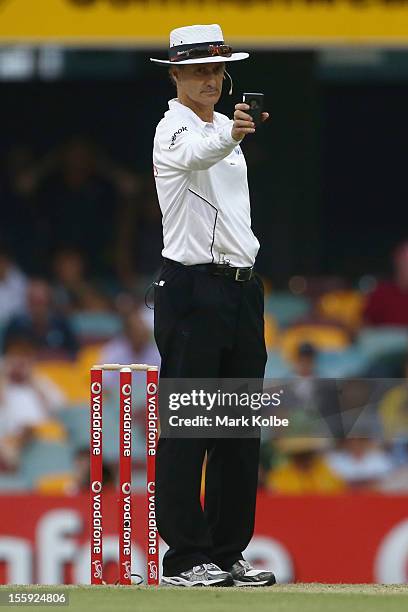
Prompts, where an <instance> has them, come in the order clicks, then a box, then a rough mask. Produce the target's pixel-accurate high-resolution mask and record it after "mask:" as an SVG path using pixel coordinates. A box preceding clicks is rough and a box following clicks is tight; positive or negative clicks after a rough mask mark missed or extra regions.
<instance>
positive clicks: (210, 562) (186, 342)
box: [151, 24, 275, 587]
mask: <svg viewBox="0 0 408 612" xmlns="http://www.w3.org/2000/svg"><path fill="white" fill-rule="evenodd" d="M247 57H248V53H233V52H232V49H231V47H229V46H228V45H226V44H225V43H224V39H223V34H222V31H221V28H220V26H218V25H216V24H213V25H193V26H186V27H181V28H177V29H175V30H173V31H172V32H171V33H170V49H169V58H168V59H167V60H158V59H153V58H151V60H152V61H154V62H156V63H159V64H163V65H165V66H171V67H170V69H169V72H170V77H171V79H172V81H173V83H174V84H175V85H176V87H177V98H173V99H172V100H170V101H169V110H168V111H166V113H165V114H164V117H163V119H162V120H161V121H160V122H159V124H158V126H157V129H156V134H155V138H154V149H153V164H154V175H155V180H156V188H157V194H158V199H159V203H160V208H161V211H162V214H163V242H164V249H163V252H162V254H163V258H164V262H163V267H162V270H161V275H160V281H159V282H158V283H156V287H155V338H156V342H157V345H158V348H159V351H160V354H161V358H162V364H161V376H162V377H164V378H263V376H264V371H265V364H266V349H265V340H264V322H263V306H264V299H263V287H262V282H261V280H260V278H259V277H258V276H257V275H255V274H254V270H253V266H254V263H255V257H256V255H257V252H258V249H259V242H258V240H257V239H256V237H255V236H254V234H253V232H252V229H251V217H250V200H249V191H248V182H247V167H246V163H245V158H244V155H243V153H242V150H241V148H240V146H239V145H240V143H241V142H242V140H243V139H244V137H245V136H246V135H247V134H251V133H253V132H255V125H254V123H253V122H252V118H251V116H250V115H248V114H247V113H246V112H245V111H246V110H248V109H249V106H248V105H246V104H236V105H235V112H234V119H233V120H230V119H229V118H228V117H226V116H225V115H222V114H221V113H218V112H215V111H214V105H215V104H216V103H217V102H218V100H219V98H220V96H221V92H222V84H223V80H224V79H225V74H227V76H228V77H229V78H230V79H231V77H230V76H229V75H228V73H227V72H226V70H225V63H226V62H233V61H239V60H243V59H246V58H247ZM231 91H232V80H231V89H230V93H231ZM267 118H268V113H263V116H262V120H263V121H264V120H266V119H267ZM206 453H207V470H206V495H205V507H204V510H202V507H201V504H200V483H201V473H202V465H203V461H204V457H205V454H206ZM258 460H259V440H257V439H237V438H235V439H225V438H224V439H214V440H206V439H173V438H161V439H160V441H159V445H158V449H157V459H156V503H157V522H158V529H159V532H160V535H161V536H162V538H163V539H164V540H165V542H166V543H167V544H168V545H169V550H168V551H167V553H166V554H165V556H164V561H163V578H162V584H168V585H175V586H186V587H188V586H197V585H202V586H228V585H232V584H235V585H237V586H266V585H270V584H273V583H274V582H275V577H274V575H273V574H272V573H271V572H267V571H261V570H255V569H253V568H252V567H251V566H250V564H249V563H248V561H246V560H244V559H243V556H242V551H243V550H245V548H246V547H247V545H248V543H249V541H250V539H251V537H252V533H253V527H254V518H255V504H256V493H257V480H258Z"/></svg>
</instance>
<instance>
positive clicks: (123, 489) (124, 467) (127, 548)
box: [119, 367, 132, 585]
mask: <svg viewBox="0 0 408 612" xmlns="http://www.w3.org/2000/svg"><path fill="white" fill-rule="evenodd" d="M119 385H120V406H119V412H120V417H119V418H120V440H119V583H120V584H128V585H129V584H131V580H132V578H131V561H132V370H131V369H130V368H126V367H125V368H122V369H121V370H120V373H119Z"/></svg>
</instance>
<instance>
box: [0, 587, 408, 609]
mask: <svg viewBox="0 0 408 612" xmlns="http://www.w3.org/2000/svg"><path fill="white" fill-rule="evenodd" d="M4 589H12V590H13V591H15V592H20V593H21V592H27V593H28V592H30V593H32V592H34V591H36V592H37V591H46V592H54V593H55V592H56V591H61V590H63V589H65V590H66V592H67V593H68V594H69V606H50V605H49V606H39V605H31V606H24V608H25V609H28V608H31V609H36V610H41V611H45V610H50V609H54V610H57V609H59V610H61V612H62V611H63V610H67V612H74V611H75V612H93V611H95V612H127V611H129V612H179V611H180V612H209V611H211V612H212V611H214V612H252V611H253V612H266V611H268V612H320V611H321V612H350V611H351V612H377V611H378V612H380V611H381V612H383V611H384V610H386V612H403V611H405V610H407V609H408V585H386V586H383V585H354V584H353V585H348V584H341V585H329V584H288V585H278V586H274V587H269V588H258V589H257V588H234V587H232V588H218V589H216V588H195V589H192V588H189V589H183V588H169V587H161V588H160V587H159V588H152V587H120V586H83V587H82V586H70V587H65V588H64V587H52V586H49V587H36V586H30V587H28V586H24V587H17V586H13V587H5V586H4V587H0V594H1V592H2V591H3V590H4ZM3 606H4V604H3V605H2V606H0V610H1V609H6V610H12V609H14V608H17V607H18V608H19V609H21V608H22V606H11V605H7V604H6V606H5V607H3Z"/></svg>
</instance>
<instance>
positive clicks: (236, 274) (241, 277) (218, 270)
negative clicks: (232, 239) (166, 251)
mask: <svg viewBox="0 0 408 612" xmlns="http://www.w3.org/2000/svg"><path fill="white" fill-rule="evenodd" d="M163 259H164V261H165V262H166V263H168V264H170V265H173V266H175V267H182V268H188V269H189V270H197V271H199V272H208V273H209V274H216V275H218V276H228V277H229V278H232V279H233V280H236V281H238V282H244V281H249V280H251V278H252V277H253V275H254V274H255V271H254V267H253V266H251V267H250V268H234V267H233V266H230V265H228V264H216V263H208V264H193V265H192V266H185V265H184V264H182V263H180V262H179V261H173V259H167V257H164V258H163Z"/></svg>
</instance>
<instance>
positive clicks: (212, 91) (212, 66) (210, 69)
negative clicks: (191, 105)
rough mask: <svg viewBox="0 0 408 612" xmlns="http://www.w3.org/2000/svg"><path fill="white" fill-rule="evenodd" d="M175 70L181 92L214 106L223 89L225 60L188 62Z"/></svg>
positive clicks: (192, 98) (206, 104)
mask: <svg viewBox="0 0 408 612" xmlns="http://www.w3.org/2000/svg"><path fill="white" fill-rule="evenodd" d="M180 68H181V70H180V69H179V68H177V71H176V72H175V76H176V80H177V88H178V92H179V94H183V95H186V96H188V97H189V98H190V99H191V100H193V101H194V102H196V103H198V104H203V105H205V106H214V104H216V103H217V102H218V100H219V99H220V96H221V91H222V81H223V77H224V69H225V62H209V63H208V64H187V65H185V66H182V67H180Z"/></svg>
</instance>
